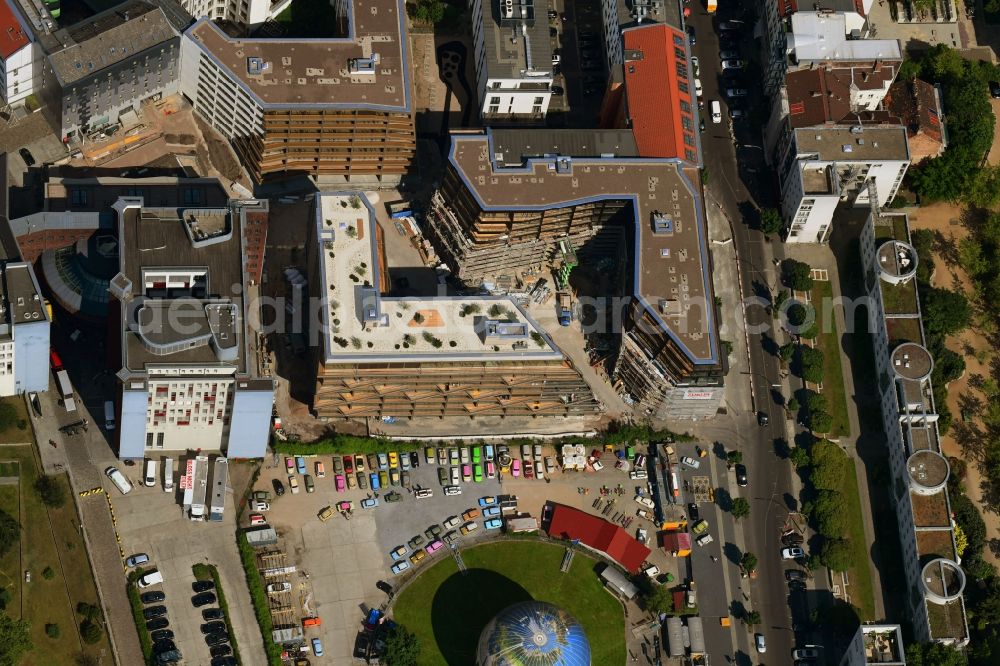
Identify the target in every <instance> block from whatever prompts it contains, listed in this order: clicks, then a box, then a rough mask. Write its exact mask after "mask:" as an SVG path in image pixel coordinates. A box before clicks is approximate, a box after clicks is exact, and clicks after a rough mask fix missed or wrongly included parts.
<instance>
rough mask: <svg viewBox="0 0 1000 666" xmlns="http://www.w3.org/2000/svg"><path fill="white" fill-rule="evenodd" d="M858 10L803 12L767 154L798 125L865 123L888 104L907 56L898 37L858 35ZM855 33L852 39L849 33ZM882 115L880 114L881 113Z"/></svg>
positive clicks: (775, 103) (774, 101)
mask: <svg viewBox="0 0 1000 666" xmlns="http://www.w3.org/2000/svg"><path fill="white" fill-rule="evenodd" d="M852 17H853V18H854V19H855V20H856V21H857V22H861V23H862V24H863V20H862V19H861V18H860V17H859V16H858V15H857V14H849V13H848V14H844V13H831V12H826V11H822V12H798V13H796V14H793V15H792V17H791V20H790V21H789V22H788V23H789V24H790V25H791V28H792V30H793V32H792V33H790V36H789V38H788V39H789V40H790V41H789V46H788V47H787V54H786V55H785V56H784V58H783V60H782V61H781V63H782V68H781V80H780V81H779V83H778V85H776V86H775V89H774V92H773V93H772V94H771V115H770V118H769V119H768V123H767V125H766V126H765V128H764V156H765V158H766V159H767V160H768V161H769V162H773V160H774V159H775V157H776V156H775V152H776V147H778V148H777V149H778V151H779V152H780V147H781V146H782V145H783V144H785V143H787V141H788V139H789V134H790V132H791V131H792V130H793V129H795V128H797V127H811V126H813V125H822V124H826V123H841V122H848V119H850V122H855V123H857V122H860V116H861V115H863V114H866V112H875V111H877V110H879V109H880V108H881V106H882V102H883V100H884V99H885V97H886V95H887V93H888V91H889V87H890V86H891V85H892V82H893V81H894V80H895V78H896V74H897V73H898V72H899V67H900V65H901V64H902V61H903V58H902V53H901V51H900V47H899V42H898V41H897V40H894V39H858V38H855V37H856V36H857V33H858V32H859V30H858V29H857V28H853V29H852V27H851V26H852V25H853V24H852V23H851V21H849V19H851V18H852ZM849 37H850V38H849ZM876 115H877V114H876Z"/></svg>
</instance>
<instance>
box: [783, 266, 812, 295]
mask: <svg viewBox="0 0 1000 666" xmlns="http://www.w3.org/2000/svg"><path fill="white" fill-rule="evenodd" d="M781 273H782V281H783V282H784V284H785V286H786V287H791V288H792V289H794V290H795V291H809V290H810V289H812V288H813V279H812V266H810V265H809V264H807V263H805V262H803V261H796V260H795V259H785V260H784V261H783V262H781Z"/></svg>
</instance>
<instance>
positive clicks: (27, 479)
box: [0, 431, 111, 666]
mask: <svg viewBox="0 0 1000 666" xmlns="http://www.w3.org/2000/svg"><path fill="white" fill-rule="evenodd" d="M29 433H30V431H29ZM29 437H30V435H29ZM0 460H4V461H17V462H18V463H19V471H20V484H19V485H18V486H14V485H8V486H0V505H3V507H4V510H6V511H8V512H10V511H16V509H15V507H14V504H15V502H17V501H18V497H19V501H20V504H21V506H20V515H19V520H20V522H21V541H20V544H19V545H20V548H19V549H15V550H14V551H12V552H11V553H8V554H7V556H6V557H4V558H3V560H0V571H2V572H3V576H0V580H2V582H3V583H4V584H9V585H13V586H15V587H17V588H20V595H22V596H23V599H21V600H20V602H19V601H18V593H17V591H16V590H12V592H13V593H14V600H13V601H12V602H11V606H10V607H8V610H7V612H8V613H9V614H10V615H11V616H12V617H19V616H23V617H24V618H25V619H26V620H28V621H29V622H30V623H31V639H32V642H33V643H34V649H33V650H32V651H31V652H29V653H28V654H27V655H26V656H25V658H24V659H23V660H22V661H21V666H43V665H44V666H48V665H49V664H72V663H73V662H74V659H75V657H76V656H77V655H78V654H80V653H81V652H85V653H87V654H90V655H92V656H94V657H95V658H99V657H100V656H101V654H102V651H103V653H104V655H105V659H108V658H110V654H111V650H110V647H109V644H108V640H107V634H106V633H104V634H102V637H101V641H99V642H98V643H97V644H96V645H87V644H85V643H84V642H83V641H82V640H81V639H80V634H79V629H78V627H79V624H80V622H81V621H82V620H83V618H82V617H81V616H79V615H77V613H76V610H75V608H76V604H77V603H78V602H80V601H83V602H86V603H90V604H97V603H98V598H97V589H96V587H95V585H94V579H93V576H92V575H91V569H90V564H89V561H88V558H87V551H86V548H85V547H84V544H83V539H82V537H81V536H80V532H79V528H78V523H77V518H76V511H75V509H74V507H73V500H74V497H73V495H72V493H71V492H70V489H69V483H68V481H67V480H66V477H65V475H62V476H60V477H58V478H59V482H60V483H61V484H63V486H64V488H65V490H66V504H65V505H64V506H63V507H61V508H59V509H48V510H47V509H46V507H45V505H44V504H42V502H41V500H39V498H38V495H37V493H36V492H35V491H34V483H35V480H36V479H37V478H38V475H39V471H38V468H37V467H36V462H35V457H34V452H33V447H31V446H0ZM5 469H6V470H10V469H11V466H10V465H8V466H6V467H5ZM18 488H19V493H18ZM13 515H17V513H14V514H13ZM18 551H19V552H18ZM46 568H50V569H52V572H53V576H52V578H51V579H48V580H46V578H45V576H44V575H43V571H45V569H46ZM26 569H27V570H29V571H31V582H30V583H24V576H23V573H24V570H26ZM46 624H57V625H58V626H59V638H56V639H52V638H49V637H48V636H47V635H46V633H45V625H46Z"/></svg>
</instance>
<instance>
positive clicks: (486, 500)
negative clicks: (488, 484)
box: [479, 495, 497, 506]
mask: <svg viewBox="0 0 1000 666" xmlns="http://www.w3.org/2000/svg"><path fill="white" fill-rule="evenodd" d="M496 503H497V498H496V497H493V496H492V495H487V496H486V497H480V498H479V506H496Z"/></svg>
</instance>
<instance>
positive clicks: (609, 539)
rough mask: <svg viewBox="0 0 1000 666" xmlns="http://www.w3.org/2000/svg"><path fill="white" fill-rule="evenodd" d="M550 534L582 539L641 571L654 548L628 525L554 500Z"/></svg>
mask: <svg viewBox="0 0 1000 666" xmlns="http://www.w3.org/2000/svg"><path fill="white" fill-rule="evenodd" d="M553 507H554V508H553V511H552V520H550V521H549V536H551V537H555V538H558V539H567V540H571V541H577V540H578V541H580V543H582V544H584V545H586V546H588V547H590V548H593V549H594V550H599V551H601V552H602V553H605V554H606V555H607V556H608V557H610V558H611V559H613V560H614V561H615V562H618V564H620V565H622V567H624V568H625V570H626V571H629V572H631V573H637V572H638V571H639V567H640V565H642V563H643V562H645V561H646V558H647V557H649V553H650V550H649V548H647V547H646V546H644V545H643V544H642V543H640V542H639V541H636V540H635V539H633V538H632V537H631V536H629V534H628V532H626V531H625V530H624V529H622V528H621V527H619V526H618V525H615V524H614V523H609V522H608V521H606V520H604V519H603V518H598V517H597V516H593V515H591V514H589V513H587V512H585V511H580V510H579V509H574V508H573V507H569V506H564V505H562V504H554V505H553Z"/></svg>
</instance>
